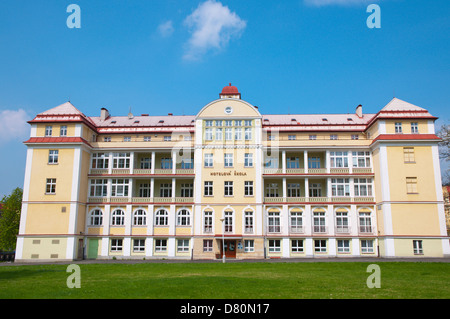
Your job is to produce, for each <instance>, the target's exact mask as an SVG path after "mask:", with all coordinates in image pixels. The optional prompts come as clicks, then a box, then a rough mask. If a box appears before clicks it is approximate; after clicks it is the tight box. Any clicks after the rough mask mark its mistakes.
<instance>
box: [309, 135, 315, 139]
mask: <svg viewBox="0 0 450 319" xmlns="http://www.w3.org/2000/svg"><path fill="white" fill-rule="evenodd" d="M309 139H310V140H316V139H317V135H310V136H309Z"/></svg>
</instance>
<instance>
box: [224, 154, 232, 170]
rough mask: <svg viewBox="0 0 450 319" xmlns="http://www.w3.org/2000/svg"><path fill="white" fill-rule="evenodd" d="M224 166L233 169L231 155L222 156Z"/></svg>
mask: <svg viewBox="0 0 450 319" xmlns="http://www.w3.org/2000/svg"><path fill="white" fill-rule="evenodd" d="M224 165H225V167H233V154H230V153H225V154H224Z"/></svg>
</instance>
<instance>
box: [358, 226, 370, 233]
mask: <svg viewBox="0 0 450 319" xmlns="http://www.w3.org/2000/svg"><path fill="white" fill-rule="evenodd" d="M372 231H373V230H372V226H371V225H359V233H362V234H371V233H372Z"/></svg>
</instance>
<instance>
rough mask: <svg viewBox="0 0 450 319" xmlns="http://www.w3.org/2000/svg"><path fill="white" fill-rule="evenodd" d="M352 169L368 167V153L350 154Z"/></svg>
mask: <svg viewBox="0 0 450 319" xmlns="http://www.w3.org/2000/svg"><path fill="white" fill-rule="evenodd" d="M352 162H353V167H370V152H352Z"/></svg>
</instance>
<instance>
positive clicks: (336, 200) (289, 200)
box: [264, 197, 375, 203]
mask: <svg viewBox="0 0 450 319" xmlns="http://www.w3.org/2000/svg"><path fill="white" fill-rule="evenodd" d="M374 201H375V199H374V197H264V202H265V203H302V202H311V203H328V202H330V203H331V202H332V203H349V202H354V203H365V202H374Z"/></svg>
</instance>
